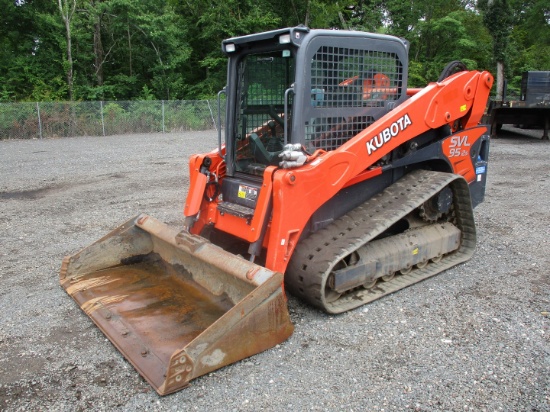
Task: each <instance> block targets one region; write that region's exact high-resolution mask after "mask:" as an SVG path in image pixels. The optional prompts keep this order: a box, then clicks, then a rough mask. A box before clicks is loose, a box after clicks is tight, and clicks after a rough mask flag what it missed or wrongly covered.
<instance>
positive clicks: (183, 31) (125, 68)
mask: <svg viewBox="0 0 550 412" xmlns="http://www.w3.org/2000/svg"><path fill="white" fill-rule="evenodd" d="M70 3H71V2H69V3H67V4H70ZM0 7H1V8H2V10H3V16H2V23H3V24H2V25H0V85H1V86H0V102H2V101H4V102H5V101H30V100H32V101H34V100H37V101H58V100H67V99H68V98H69V95H70V93H69V87H68V84H67V77H66V73H67V69H68V68H69V61H68V59H67V50H66V45H67V40H66V38H65V34H66V30H65V26H64V21H63V19H62V16H61V14H60V11H59V8H58V4H57V1H40V0H25V1H22V2H19V1H17V2H16V1H14V0H0ZM75 10H76V11H75V14H74V15H73V16H72V18H71V22H70V28H71V40H72V56H73V65H72V66H73V70H74V87H73V97H74V99H75V100H105V101H106V100H136V99H145V100H155V99H161V100H173V99H204V98H209V97H212V96H215V95H216V93H217V92H218V91H219V90H220V89H221V88H222V87H223V86H224V85H225V82H226V59H225V56H224V55H223V54H222V53H221V47H220V43H221V41H222V40H223V39H225V38H228V37H232V36H240V35H244V34H249V33H255V32H260V31H265V30H272V29H277V28H281V27H288V26H295V25H298V24H306V25H308V26H309V27H311V28H330V29H353V30H365V31H370V32H379V33H388V34H393V35H397V36H401V37H404V38H406V39H407V40H408V41H409V42H410V53H409V54H410V73H409V77H410V81H411V85H413V86H422V85H424V84H425V83H426V82H429V81H432V80H435V79H436V78H437V77H438V75H439V72H440V70H441V69H442V68H443V67H444V65H445V64H446V63H447V62H448V61H450V60H462V61H465V62H467V65H468V67H469V68H472V69H474V68H476V69H488V70H490V71H492V72H495V67H496V66H495V64H496V62H497V61H502V62H504V63H506V65H507V77H508V78H509V80H512V79H517V78H520V76H521V72H522V71H523V70H527V69H530V70H549V69H550V62H549V60H550V57H549V56H550V54H549V52H548V48H549V47H550V46H549V45H550V24H549V23H550V22H549V20H550V19H549V16H550V5H549V3H548V1H547V0H477V1H474V0H414V1H411V0H338V1H334V0H208V1H204V0H142V1H134V0H76V9H75ZM511 84H512V85H513V84H515V83H514V81H513V80H512V81H511ZM189 116H190V117H192V114H191V113H190V114H189Z"/></svg>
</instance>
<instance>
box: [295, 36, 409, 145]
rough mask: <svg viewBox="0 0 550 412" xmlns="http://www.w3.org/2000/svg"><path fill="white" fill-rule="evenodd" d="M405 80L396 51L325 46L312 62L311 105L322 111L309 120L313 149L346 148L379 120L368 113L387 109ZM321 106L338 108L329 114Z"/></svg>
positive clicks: (307, 128)
mask: <svg viewBox="0 0 550 412" xmlns="http://www.w3.org/2000/svg"><path fill="white" fill-rule="evenodd" d="M402 83H403V69H402V65H401V64H400V62H399V59H398V57H397V55H396V54H395V53H390V52H384V51H376V50H361V49H350V48H343V47H332V46H322V47H320V48H319V49H318V51H317V53H316V54H315V55H314V56H313V59H312V60H311V104H312V106H313V107H315V108H318V109H321V110H319V116H318V117H312V118H310V119H309V120H307V121H306V124H305V127H306V132H305V134H306V145H307V146H308V148H309V149H311V150H315V149H319V148H320V149H324V150H333V149H335V148H337V147H338V146H341V145H342V144H343V143H345V142H346V141H348V140H349V139H351V138H352V137H353V136H355V135H356V134H357V133H359V132H360V131H361V130H363V129H364V128H366V127H368V126H369V125H371V124H372V123H373V122H374V121H375V117H373V116H372V115H369V114H366V113H369V109H371V108H372V109H375V108H381V109H384V108H385V107H387V105H388V103H389V102H393V101H395V100H398V99H399V97H400V95H401V88H402ZM322 109H337V110H329V111H328V112H329V113H330V114H329V113H327V111H326V110H322ZM371 111H372V110H371ZM359 113H360V114H359ZM327 114H328V116H327ZM334 114H337V116H334Z"/></svg>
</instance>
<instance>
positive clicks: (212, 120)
mask: <svg viewBox="0 0 550 412" xmlns="http://www.w3.org/2000/svg"><path fill="white" fill-rule="evenodd" d="M221 108H222V111H221V124H222V125H223V124H224V122H225V111H224V108H225V102H222V105H221ZM217 123H218V103H217V101H215V100H212V101H209V100H170V101H165V100H162V101H156V100H145V101H109V102H102V101H99V102H43V103H0V139H34V138H52V137H70V136H108V135H118V134H130V133H159V132H161V133H173V132H178V131H186V130H210V129H216V128H217V127H216V126H217Z"/></svg>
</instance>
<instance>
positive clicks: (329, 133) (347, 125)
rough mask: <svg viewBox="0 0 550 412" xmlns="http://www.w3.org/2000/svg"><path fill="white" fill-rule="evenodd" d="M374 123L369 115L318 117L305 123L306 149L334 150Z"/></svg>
mask: <svg viewBox="0 0 550 412" xmlns="http://www.w3.org/2000/svg"><path fill="white" fill-rule="evenodd" d="M306 123H309V122H306ZM372 123H374V118H373V117H371V116H357V117H348V118H344V117H320V118H316V119H313V122H312V124H311V125H309V124H307V125H306V134H307V142H308V149H309V150H310V151H315V150H317V149H323V150H334V149H336V148H337V147H339V146H341V145H343V144H344V143H345V142H347V141H348V140H349V139H351V138H352V137H353V136H355V135H356V134H357V133H359V132H360V131H361V130H363V129H365V128H367V127H368V126H370V125H371V124H372Z"/></svg>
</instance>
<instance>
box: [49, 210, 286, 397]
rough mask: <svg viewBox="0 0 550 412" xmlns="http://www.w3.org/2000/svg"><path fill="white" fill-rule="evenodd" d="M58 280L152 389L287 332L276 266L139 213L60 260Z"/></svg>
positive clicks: (267, 344) (172, 387)
mask: <svg viewBox="0 0 550 412" xmlns="http://www.w3.org/2000/svg"><path fill="white" fill-rule="evenodd" d="M60 283H61V286H63V288H64V289H65V290H66V291H67V293H68V294H69V295H70V296H71V297H72V298H73V299H74V300H75V301H76V302H77V303H78V305H79V306H80V307H81V308H82V310H83V311H84V312H85V313H86V314H87V315H88V316H89V317H90V318H91V319H92V320H93V321H94V322H95V323H96V325H97V326H98V327H99V328H100V329H101V330H102V331H103V333H104V334H105V335H106V336H107V337H108V338H109V339H110V340H111V342H112V343H113V344H114V345H115V346H116V347H117V348H118V350H119V351H120V352H122V354H123V355H124V356H125V357H126V359H128V360H129V361H130V362H131V363H132V364H133V365H134V367H135V368H136V369H137V370H138V371H139V373H140V374H141V375H142V376H143V377H144V378H145V379H146V380H147V381H148V382H149V383H150V384H151V385H152V386H153V387H154V388H155V389H156V391H157V392H158V393H159V394H160V395H165V394H168V393H171V392H175V391H177V390H179V389H182V388H184V387H185V386H187V385H188V384H189V381H190V380H192V379H194V378H196V377H198V376H201V375H204V374H206V373H208V372H211V371H213V370H216V369H219V368H221V367H223V366H225V365H228V364H231V363H234V362H236V361H238V360H241V359H244V358H246V357H249V356H252V355H254V354H256V353H259V352H262V351H264V350H266V349H269V348H271V347H273V346H275V345H277V344H278V343H281V342H283V341H284V340H286V339H287V338H288V337H289V336H290V335H291V334H292V332H293V330H294V327H293V325H292V323H291V322H290V317H289V314H288V309H287V306H286V297H285V295H284V292H283V288H282V284H283V275H282V274H281V273H276V272H272V271H270V270H268V269H266V268H264V267H262V266H258V265H255V264H253V263H251V262H249V261H247V260H245V259H243V258H241V257H239V256H235V255H233V254H231V253H229V252H226V251H224V250H223V249H221V248H219V247H217V246H215V245H213V244H211V243H210V242H208V241H207V240H206V239H204V238H202V237H199V236H195V235H190V234H188V233H184V232H181V233H178V231H177V230H176V229H174V228H171V227H169V226H167V225H165V224H163V223H161V222H159V221H157V220H155V219H153V218H152V217H149V216H147V215H140V216H137V217H136V218H134V219H131V220H129V221H128V222H126V223H125V224H123V225H121V226H119V227H118V228H117V229H115V230H114V231H112V232H111V233H109V234H108V235H107V236H105V237H103V238H102V239H100V240H99V241H97V242H96V243H94V244H92V245H90V246H88V247H87V248H85V249H83V250H82V251H80V252H79V253H77V254H75V255H73V256H68V257H66V258H65V259H64V260H63V264H62V267H61V271H60Z"/></svg>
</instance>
